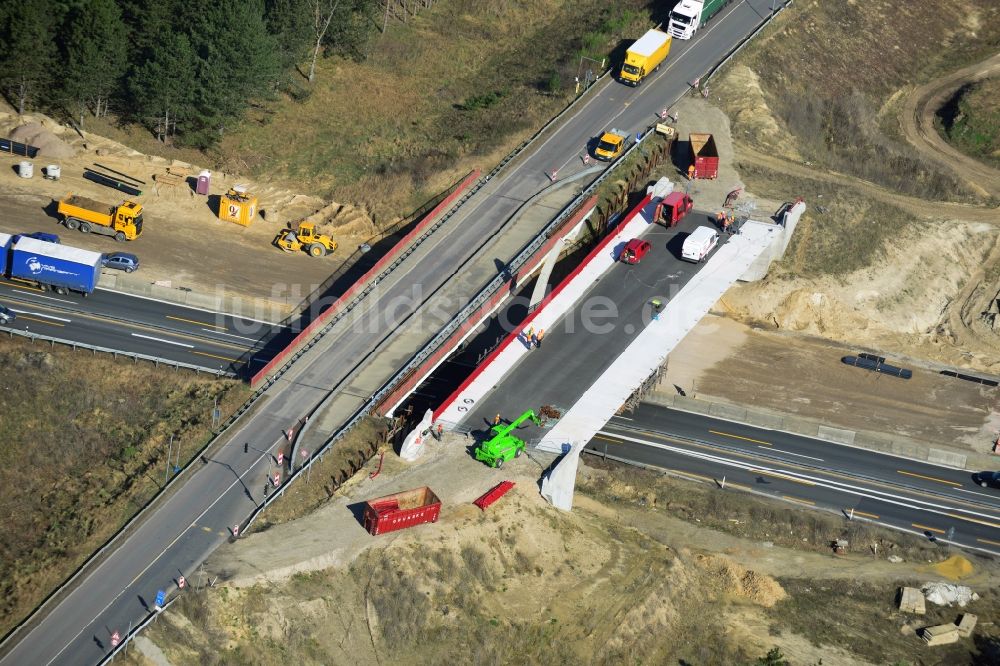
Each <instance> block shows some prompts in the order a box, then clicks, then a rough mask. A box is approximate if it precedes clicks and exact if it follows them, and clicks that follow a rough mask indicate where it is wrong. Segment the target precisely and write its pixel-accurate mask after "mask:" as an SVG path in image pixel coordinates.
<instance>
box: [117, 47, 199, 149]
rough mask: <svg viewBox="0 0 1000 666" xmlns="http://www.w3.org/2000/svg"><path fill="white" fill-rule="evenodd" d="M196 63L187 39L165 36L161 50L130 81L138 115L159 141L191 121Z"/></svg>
mask: <svg viewBox="0 0 1000 666" xmlns="http://www.w3.org/2000/svg"><path fill="white" fill-rule="evenodd" d="M196 66H197V60H196V58H195V55H194V49H192V48H191V42H190V41H189V40H188V37H187V35H185V34H183V33H174V32H166V33H165V34H163V35H161V37H160V45H159V48H157V49H155V50H152V51H151V52H150V57H149V59H148V60H146V62H144V63H142V64H141V65H139V66H138V67H136V68H135V69H134V70H133V71H132V73H131V74H130V76H129V78H128V91H129V93H130V95H129V96H130V98H131V100H133V104H134V107H135V109H134V111H135V115H136V116H138V118H140V119H142V121H143V122H145V123H148V124H150V125H151V128H152V129H153V130H154V131H155V132H156V136H157V138H158V139H159V140H160V141H166V139H167V136H168V135H172V134H173V133H174V131H175V129H176V127H177V125H178V123H181V124H182V128H183V122H184V121H185V120H187V119H188V118H190V117H191V115H192V110H193V104H194V91H195V88H196V82H195V69H196Z"/></svg>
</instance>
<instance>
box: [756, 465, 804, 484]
mask: <svg viewBox="0 0 1000 666" xmlns="http://www.w3.org/2000/svg"><path fill="white" fill-rule="evenodd" d="M748 471H750V472H753V473H754V474H765V475H767V476H773V477H775V478H778V479H784V480H785V481H794V482H795V483H801V484H802V485H803V486H815V485H816V484H815V483H813V482H812V481H803V480H802V479H796V478H795V477H794V476H788V475H787V474H780V473H778V472H765V471H764V470H762V469H751V470H748Z"/></svg>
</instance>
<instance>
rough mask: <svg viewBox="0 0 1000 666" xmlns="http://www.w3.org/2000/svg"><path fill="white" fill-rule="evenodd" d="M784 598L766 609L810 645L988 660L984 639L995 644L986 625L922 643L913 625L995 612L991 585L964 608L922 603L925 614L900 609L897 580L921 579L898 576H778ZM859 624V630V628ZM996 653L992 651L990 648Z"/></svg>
mask: <svg viewBox="0 0 1000 666" xmlns="http://www.w3.org/2000/svg"><path fill="white" fill-rule="evenodd" d="M779 582H780V583H781V585H782V586H783V587H784V588H785V591H786V592H788V598H787V599H785V600H784V601H780V602H778V603H777V604H776V605H775V606H774V607H773V608H771V609H770V610H769V611H768V615H769V617H770V618H771V619H772V620H774V622H775V625H777V626H779V627H782V628H787V629H788V630H789V631H792V632H794V633H797V634H800V635H802V636H805V637H807V638H808V639H809V640H810V641H811V642H812V643H813V645H816V646H817V647H821V646H824V645H829V646H838V647H841V648H844V649H846V650H849V651H850V652H852V653H853V654H855V655H857V656H859V657H861V658H863V659H866V660H868V661H870V662H872V663H876V664H895V663H911V664H922V663H934V664H966V663H973V664H976V663H981V664H986V663H994V662H991V661H988V659H989V658H990V656H991V655H989V654H988V649H989V648H988V644H989V643H992V644H993V645H994V650H995V648H996V640H997V635H998V633H1000V632H998V631H997V629H996V627H994V626H992V625H986V626H981V627H978V628H977V633H978V634H979V639H980V642H979V643H977V642H975V641H973V640H972V639H964V640H960V641H959V642H958V643H953V644H952V645H942V646H939V647H935V648H933V661H930V662H928V661H926V660H927V659H928V648H927V647H926V646H925V645H924V642H923V640H921V639H920V638H919V637H917V636H914V630H915V629H919V628H922V627H928V626H932V625H936V624H946V623H949V622H955V621H956V620H957V619H958V617H959V615H961V614H962V613H965V612H969V613H975V614H977V615H979V617H980V618H984V617H996V614H997V612H1000V605H998V602H997V599H998V597H997V590H990V591H988V592H987V593H986V594H983V595H982V598H980V599H979V600H978V601H975V602H972V603H971V604H970V605H968V606H966V607H965V608H964V609H961V608H947V607H943V606H935V605H933V604H930V603H928V604H927V614H926V615H923V616H912V615H907V614H904V613H900V612H899V609H898V608H897V605H896V591H897V589H898V587H899V586H902V585H909V586H914V587H920V585H921V584H922V581H899V582H898V584H897V585H875V584H871V583H864V582H858V581H852V580H802V579H798V578H787V579H779ZM862 628H863V630H862ZM992 656H996V652H994V653H993V654H992Z"/></svg>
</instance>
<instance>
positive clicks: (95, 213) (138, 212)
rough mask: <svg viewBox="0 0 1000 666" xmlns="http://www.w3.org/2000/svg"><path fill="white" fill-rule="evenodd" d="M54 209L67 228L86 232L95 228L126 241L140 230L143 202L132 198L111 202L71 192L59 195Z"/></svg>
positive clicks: (94, 230)
mask: <svg viewBox="0 0 1000 666" xmlns="http://www.w3.org/2000/svg"><path fill="white" fill-rule="evenodd" d="M56 212H57V213H58V214H59V217H60V219H61V221H62V223H63V224H65V225H66V228H68V229H79V230H80V231H82V232H83V233H85V234H89V233H90V232H94V233H95V234H103V235H105V236H114V239H115V240H116V241H126V240H135V239H136V238H138V237H139V234H141V233H142V205H141V204H138V203H136V202H134V201H125V202H124V203H122V204H121V205H119V206H110V205H108V204H103V203H101V202H100V201H94V200H93V199H88V198H86V197H81V196H78V195H75V194H72V193H71V194H67V195H66V196H65V197H63V198H62V199H60V201H59V206H58V207H57V209H56Z"/></svg>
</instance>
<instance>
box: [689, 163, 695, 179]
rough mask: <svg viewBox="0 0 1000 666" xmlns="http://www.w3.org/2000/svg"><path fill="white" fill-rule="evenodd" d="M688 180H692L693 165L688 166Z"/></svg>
mask: <svg viewBox="0 0 1000 666" xmlns="http://www.w3.org/2000/svg"><path fill="white" fill-rule="evenodd" d="M688 180H694V165H693V164H692V165H691V166H689V167H688Z"/></svg>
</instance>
